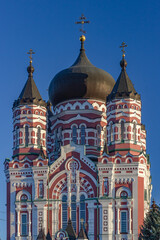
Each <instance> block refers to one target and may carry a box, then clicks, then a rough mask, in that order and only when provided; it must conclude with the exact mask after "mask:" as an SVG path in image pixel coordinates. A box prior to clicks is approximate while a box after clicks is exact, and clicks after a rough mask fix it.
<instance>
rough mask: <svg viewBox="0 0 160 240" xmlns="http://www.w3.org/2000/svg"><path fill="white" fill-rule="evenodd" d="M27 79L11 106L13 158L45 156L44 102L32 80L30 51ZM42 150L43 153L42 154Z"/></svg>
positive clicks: (32, 69) (32, 68)
mask: <svg viewBox="0 0 160 240" xmlns="http://www.w3.org/2000/svg"><path fill="white" fill-rule="evenodd" d="M29 54H30V63H29V66H28V68H27V71H28V79H27V82H26V84H25V86H24V88H23V90H22V92H21V94H20V95H19V98H18V99H17V100H16V101H15V102H14V104H13V157H18V158H19V159H23V158H24V157H25V156H26V155H27V156H28V155H32V157H31V158H32V159H33V158H34V157H33V155H34V156H36V157H37V156H38V155H39V154H41V155H43V158H44V156H45V155H46V107H47V104H46V102H45V101H44V100H43V99H42V97H41V95H40V93H39V91H38V88H37V86H36V84H35V82H34V80H33V72H34V67H33V66H32V54H33V51H32V50H30V52H29ZM42 148H43V153H42Z"/></svg>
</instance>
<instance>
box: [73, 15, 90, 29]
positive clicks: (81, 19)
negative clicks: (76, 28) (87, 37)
mask: <svg viewBox="0 0 160 240" xmlns="http://www.w3.org/2000/svg"><path fill="white" fill-rule="evenodd" d="M79 19H80V21H78V22H76V24H81V28H80V32H82V33H86V31H84V29H83V25H84V24H85V23H90V21H87V20H86V17H85V16H84V14H82V15H81V17H80V18H79Z"/></svg>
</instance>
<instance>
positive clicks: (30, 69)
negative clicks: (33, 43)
mask: <svg viewBox="0 0 160 240" xmlns="http://www.w3.org/2000/svg"><path fill="white" fill-rule="evenodd" d="M27 54H29V58H30V65H29V66H28V68H27V71H28V73H29V75H28V76H29V77H32V76H33V72H34V67H33V66H32V59H33V58H32V54H35V52H33V50H32V49H30V50H29V52H27Z"/></svg>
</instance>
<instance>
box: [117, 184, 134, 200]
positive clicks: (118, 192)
mask: <svg viewBox="0 0 160 240" xmlns="http://www.w3.org/2000/svg"><path fill="white" fill-rule="evenodd" d="M123 191H124V192H126V193H127V194H128V197H131V196H132V194H131V190H130V189H129V188H127V187H125V186H123V187H120V188H118V190H117V191H116V197H118V198H119V197H120V196H121V193H122V192H123Z"/></svg>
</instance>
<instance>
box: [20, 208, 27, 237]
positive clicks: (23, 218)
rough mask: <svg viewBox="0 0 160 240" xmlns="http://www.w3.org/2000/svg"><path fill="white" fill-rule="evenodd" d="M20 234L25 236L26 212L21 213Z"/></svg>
mask: <svg viewBox="0 0 160 240" xmlns="http://www.w3.org/2000/svg"><path fill="white" fill-rule="evenodd" d="M21 235H22V236H27V235H28V234H27V214H26V213H22V214H21Z"/></svg>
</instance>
